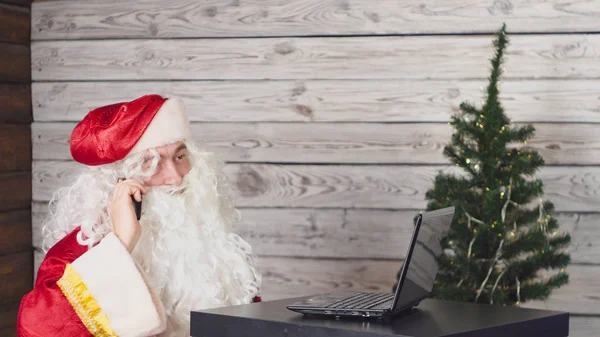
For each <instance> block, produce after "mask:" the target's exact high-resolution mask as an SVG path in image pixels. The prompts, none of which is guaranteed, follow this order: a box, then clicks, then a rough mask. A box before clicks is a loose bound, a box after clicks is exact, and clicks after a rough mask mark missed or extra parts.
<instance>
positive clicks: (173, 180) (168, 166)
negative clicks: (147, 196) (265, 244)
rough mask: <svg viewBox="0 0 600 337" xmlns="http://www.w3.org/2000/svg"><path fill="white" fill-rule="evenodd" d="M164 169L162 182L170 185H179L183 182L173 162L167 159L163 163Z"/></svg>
mask: <svg viewBox="0 0 600 337" xmlns="http://www.w3.org/2000/svg"><path fill="white" fill-rule="evenodd" d="M163 170H164V184H165V185H171V186H179V185H181V183H182V182H183V177H182V175H181V174H179V171H178V170H177V167H175V163H173V162H172V161H169V162H167V163H165V166H164V167H163Z"/></svg>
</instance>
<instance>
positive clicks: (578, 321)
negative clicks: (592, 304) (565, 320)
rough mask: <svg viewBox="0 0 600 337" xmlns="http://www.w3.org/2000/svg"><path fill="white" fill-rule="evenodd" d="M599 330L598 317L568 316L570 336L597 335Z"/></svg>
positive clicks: (599, 322)
mask: <svg viewBox="0 0 600 337" xmlns="http://www.w3.org/2000/svg"><path fill="white" fill-rule="evenodd" d="M598 331H600V317H597V316H596V317H594V316H591V317H573V316H571V317H570V318H569V336H570V337H597V336H598Z"/></svg>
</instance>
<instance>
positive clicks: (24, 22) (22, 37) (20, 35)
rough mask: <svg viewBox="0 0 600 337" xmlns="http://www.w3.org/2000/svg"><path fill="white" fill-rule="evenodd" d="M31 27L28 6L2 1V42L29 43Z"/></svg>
mask: <svg viewBox="0 0 600 337" xmlns="http://www.w3.org/2000/svg"><path fill="white" fill-rule="evenodd" d="M30 27H31V15H30V12H29V9H28V8H23V7H19V6H13V5H6V4H3V3H0V42H11V43H20V44H26V45H29V41H30Z"/></svg>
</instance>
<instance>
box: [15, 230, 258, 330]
mask: <svg viewBox="0 0 600 337" xmlns="http://www.w3.org/2000/svg"><path fill="white" fill-rule="evenodd" d="M78 233H79V228H77V229H76V230H74V231H73V232H71V233H70V234H68V235H67V236H65V237H64V238H63V239H62V240H61V241H59V242H58V243H57V244H56V245H55V246H54V247H52V249H50V251H48V253H47V254H46V257H45V258H44V261H43V262H42V264H41V266H40V268H39V271H38V275H37V280H36V282H35V287H34V289H33V290H32V291H31V292H30V293H28V294H27V295H25V297H23V300H22V301H21V307H20V309H19V315H18V319H17V334H18V336H19V337H52V336H60V337H88V336H119V337H128V336H132V337H133V336H138V337H142V336H153V335H155V334H158V333H160V332H162V331H164V328H165V322H166V317H165V313H164V308H163V307H162V304H161V302H160V300H159V299H158V297H157V296H156V295H155V294H154V293H153V291H152V290H151V289H150V287H148V286H147V284H146V281H145V279H144V276H143V274H142V273H141V272H140V271H139V269H138V268H137V266H136V264H135V262H134V261H133V259H132V258H131V256H130V255H129V253H128V252H127V250H126V249H125V247H124V246H123V245H122V244H121V242H120V240H119V239H118V238H117V237H116V236H115V235H114V234H112V233H111V234H109V235H107V236H106V237H105V238H104V239H103V240H102V241H101V242H100V243H99V244H98V245H96V246H95V247H94V248H92V249H89V250H88V248H87V247H85V246H82V245H80V244H79V243H78V242H77V234H78ZM254 301H255V302H260V301H261V299H260V297H256V298H255V299H254ZM132 312H133V313H135V317H132V316H131V313H132Z"/></svg>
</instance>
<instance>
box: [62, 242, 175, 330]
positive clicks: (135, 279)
mask: <svg viewBox="0 0 600 337" xmlns="http://www.w3.org/2000/svg"><path fill="white" fill-rule="evenodd" d="M72 267H73V268H74V269H75V271H77V273H78V274H79V275H80V277H81V279H82V281H83V282H84V283H85V285H86V287H87V289H88V290H89V291H90V293H91V295H92V296H93V298H94V299H95V300H96V302H97V304H98V306H100V308H101V309H102V311H103V312H104V313H105V314H106V315H107V316H108V319H109V321H110V326H111V328H112V329H113V330H114V332H115V333H116V334H117V335H118V336H119V337H147V336H153V335H156V334H158V333H160V332H162V331H164V329H165V324H166V318H165V312H164V308H163V306H162V304H161V303H160V300H158V298H157V297H156V296H155V294H154V293H153V291H152V290H151V289H150V288H149V286H148V285H147V282H146V281H145V279H144V277H143V274H142V272H141V271H140V270H139V269H138V268H137V266H136V264H135V262H134V260H133V258H132V257H131V255H129V252H127V249H125V246H123V244H122V243H121V241H120V240H119V239H118V238H117V237H116V236H115V235H114V234H113V233H110V234H108V235H107V236H106V237H105V238H104V239H103V240H102V241H101V242H100V243H99V244H98V245H97V246H96V247H94V248H92V249H90V250H89V251H87V252H86V253H85V254H83V255H82V256H80V257H79V258H78V259H77V260H75V261H74V262H73V264H72Z"/></svg>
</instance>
